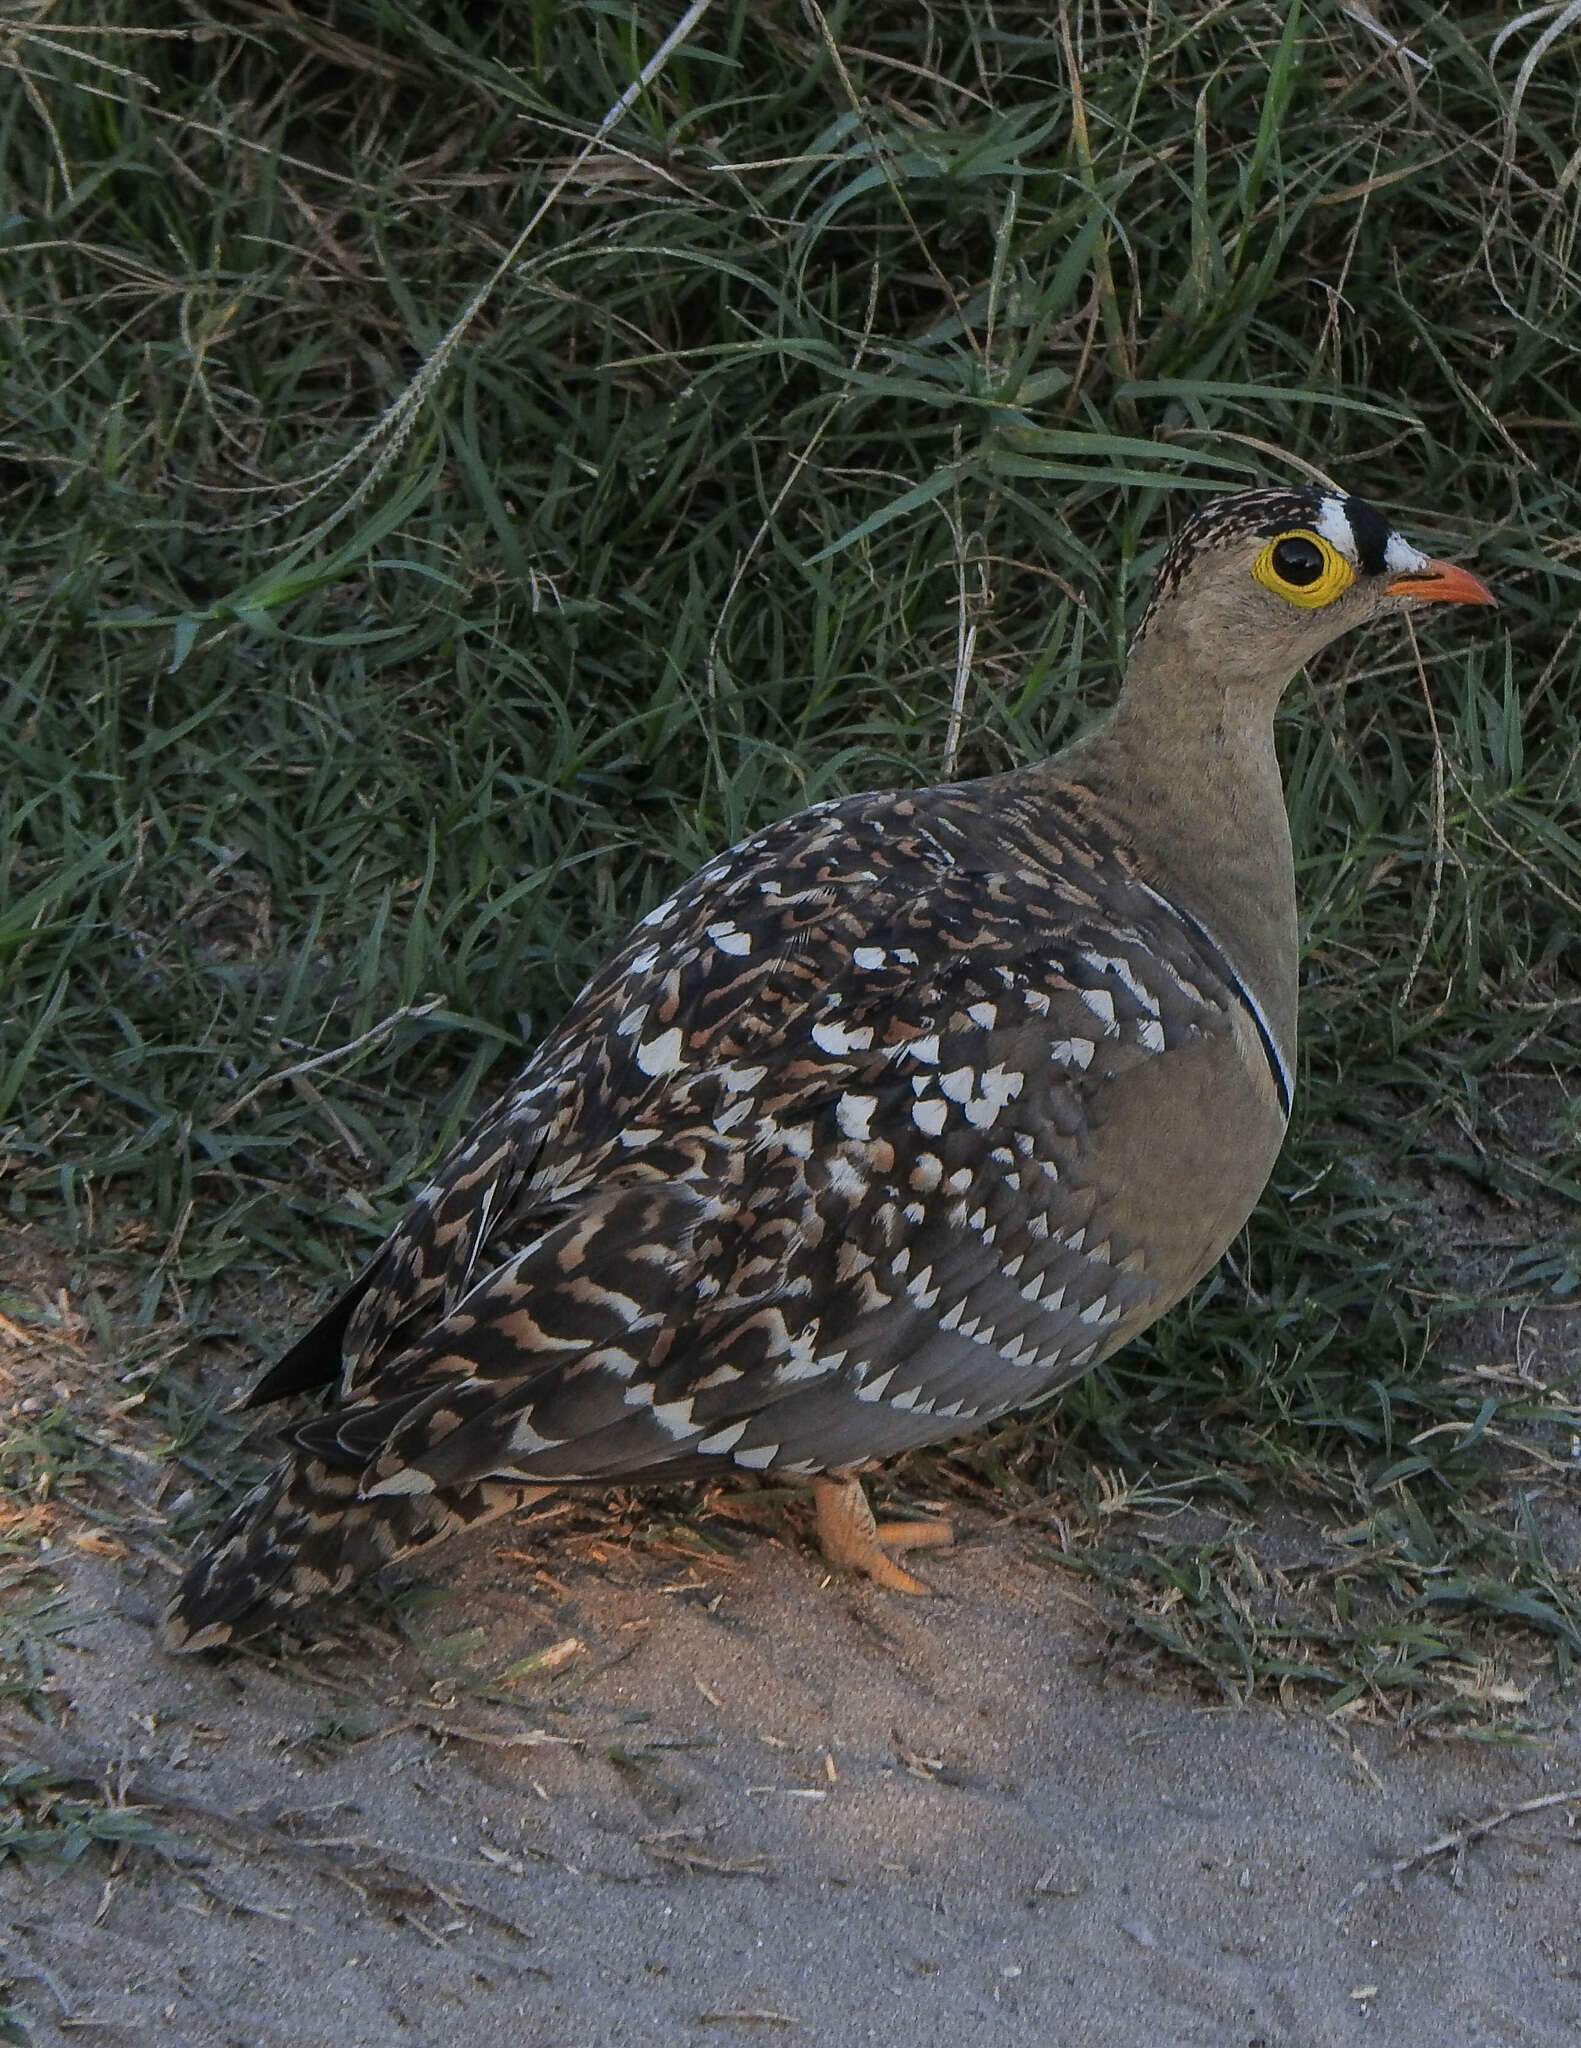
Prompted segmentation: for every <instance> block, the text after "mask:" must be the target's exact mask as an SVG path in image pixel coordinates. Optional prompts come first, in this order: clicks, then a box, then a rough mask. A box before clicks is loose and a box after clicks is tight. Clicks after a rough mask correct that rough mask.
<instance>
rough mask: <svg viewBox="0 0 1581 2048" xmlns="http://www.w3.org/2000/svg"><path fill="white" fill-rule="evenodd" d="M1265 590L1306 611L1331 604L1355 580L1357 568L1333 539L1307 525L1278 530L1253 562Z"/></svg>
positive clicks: (1258, 578)
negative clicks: (1297, 528) (1313, 530)
mask: <svg viewBox="0 0 1581 2048" xmlns="http://www.w3.org/2000/svg"><path fill="white" fill-rule="evenodd" d="M1252 574H1253V575H1254V576H1255V577H1256V578H1257V580H1258V582H1259V583H1260V584H1262V586H1263V588H1264V589H1265V590H1271V591H1272V592H1273V593H1274V595H1275V596H1276V597H1282V598H1284V599H1285V600H1286V602H1287V603H1290V604H1295V605H1299V606H1300V607H1301V609H1302V610H1303V611H1316V610H1317V609H1318V608H1319V607H1320V606H1322V605H1326V604H1332V603H1333V602H1334V600H1335V598H1336V597H1339V596H1341V595H1342V594H1343V593H1344V592H1345V591H1347V590H1349V588H1350V586H1351V585H1352V584H1353V583H1354V582H1355V580H1356V571H1355V569H1354V568H1353V567H1352V565H1351V564H1350V563H1349V562H1348V561H1347V560H1346V559H1345V557H1344V556H1343V555H1342V554H1341V553H1340V551H1339V549H1338V548H1337V547H1335V546H1334V545H1333V543H1332V542H1330V541H1328V540H1326V539H1324V537H1323V535H1322V534H1319V533H1309V532H1307V531H1305V530H1304V529H1303V530H1301V531H1298V532H1295V533H1276V534H1275V535H1274V537H1273V539H1272V540H1270V541H1269V542H1268V544H1267V546H1266V547H1265V548H1264V549H1263V551H1262V553H1261V554H1260V555H1259V556H1258V557H1257V560H1256V561H1255V562H1254V563H1253V564H1252Z"/></svg>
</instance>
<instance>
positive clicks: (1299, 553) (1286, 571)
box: [1273, 533, 1323, 590]
mask: <svg viewBox="0 0 1581 2048" xmlns="http://www.w3.org/2000/svg"><path fill="white" fill-rule="evenodd" d="M1273 566H1274V573H1275V575H1276V576H1278V577H1279V578H1280V579H1281V581H1283V582H1285V583H1294V584H1295V585H1296V586H1297V588H1298V589H1302V590H1304V589H1305V588H1306V586H1307V585H1308V584H1309V583H1316V581H1317V580H1318V578H1319V577H1320V576H1321V575H1322V574H1323V550H1322V549H1321V548H1320V547H1319V546H1318V544H1317V542H1316V541H1315V540H1305V539H1303V538H1302V536H1301V535H1300V534H1299V533H1293V534H1291V535H1290V536H1289V538H1288V539H1286V540H1281V541H1276V542H1275V544H1274V552H1273Z"/></svg>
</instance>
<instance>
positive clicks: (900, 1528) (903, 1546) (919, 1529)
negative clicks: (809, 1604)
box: [812, 1472, 955, 1594]
mask: <svg viewBox="0 0 1581 2048" xmlns="http://www.w3.org/2000/svg"><path fill="white" fill-rule="evenodd" d="M812 1494H813V1505H814V1509H815V1512H816V1515H817V1523H818V1543H819V1547H820V1548H821V1549H822V1551H823V1554H824V1556H825V1557H826V1558H827V1559H828V1560H829V1562H830V1564H833V1565H841V1566H843V1567H844V1568H845V1569H846V1570H847V1571H853V1572H866V1574H867V1576H868V1577H869V1578H870V1579H872V1580H873V1582H874V1583H875V1584H876V1585H880V1586H885V1587H887V1588H888V1589H889V1591H890V1592H891V1593H920V1594H928V1593H931V1592H932V1590H933V1588H932V1587H931V1586H925V1585H924V1584H923V1583H922V1581H921V1579H914V1578H913V1577H912V1575H911V1573H910V1572H908V1571H903V1570H902V1569H901V1567H900V1566H899V1565H898V1564H896V1562H895V1560H894V1559H893V1558H892V1557H890V1556H889V1555H888V1552H889V1551H891V1550H937V1549H942V1548H944V1547H945V1546H946V1545H948V1544H951V1543H953V1542H954V1541H955V1531H954V1530H953V1529H952V1528H951V1527H950V1525H949V1523H948V1522H875V1521H874V1519H873V1510H872V1508H871V1507H869V1505H868V1500H867V1495H866V1494H865V1493H864V1492H863V1491H862V1482H861V1480H860V1479H858V1478H857V1476H856V1474H855V1473H854V1472H826V1473H824V1474H823V1475H822V1476H821V1477H819V1478H817V1479H815V1480H814V1481H813V1483H812Z"/></svg>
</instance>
